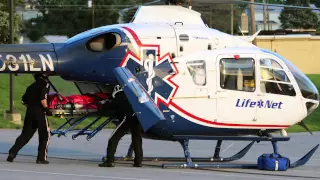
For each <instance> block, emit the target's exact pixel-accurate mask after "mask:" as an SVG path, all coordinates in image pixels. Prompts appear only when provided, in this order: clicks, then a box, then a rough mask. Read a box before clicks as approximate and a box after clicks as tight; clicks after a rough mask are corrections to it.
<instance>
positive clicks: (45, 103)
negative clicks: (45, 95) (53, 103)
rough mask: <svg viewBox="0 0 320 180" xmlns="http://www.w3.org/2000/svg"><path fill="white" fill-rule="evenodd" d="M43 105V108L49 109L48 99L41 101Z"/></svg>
mask: <svg viewBox="0 0 320 180" xmlns="http://www.w3.org/2000/svg"><path fill="white" fill-rule="evenodd" d="M41 104H42V106H43V108H45V109H46V108H48V101H47V99H43V100H41Z"/></svg>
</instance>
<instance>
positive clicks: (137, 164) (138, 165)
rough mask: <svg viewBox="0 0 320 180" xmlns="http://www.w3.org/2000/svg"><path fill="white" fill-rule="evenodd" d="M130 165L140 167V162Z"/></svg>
mask: <svg viewBox="0 0 320 180" xmlns="http://www.w3.org/2000/svg"><path fill="white" fill-rule="evenodd" d="M132 166H133V167H142V164H141V163H134V164H133V165H132Z"/></svg>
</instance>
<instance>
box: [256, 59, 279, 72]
mask: <svg viewBox="0 0 320 180" xmlns="http://www.w3.org/2000/svg"><path fill="white" fill-rule="evenodd" d="M260 66H261V67H268V68H278V69H283V68H282V66H281V65H280V64H279V63H278V62H277V61H275V60H273V59H268V58H263V59H261V60H260Z"/></svg>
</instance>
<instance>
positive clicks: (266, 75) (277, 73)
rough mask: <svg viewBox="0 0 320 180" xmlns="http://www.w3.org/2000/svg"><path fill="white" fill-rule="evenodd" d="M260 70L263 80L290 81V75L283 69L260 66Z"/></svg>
mask: <svg viewBox="0 0 320 180" xmlns="http://www.w3.org/2000/svg"><path fill="white" fill-rule="evenodd" d="M260 72H261V79H263V80H272V81H283V82H290V80H289V78H288V76H287V75H286V73H285V72H284V71H283V70H277V69H271V68H260Z"/></svg>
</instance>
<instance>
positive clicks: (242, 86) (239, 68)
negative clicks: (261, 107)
mask: <svg viewBox="0 0 320 180" xmlns="http://www.w3.org/2000/svg"><path fill="white" fill-rule="evenodd" d="M220 87H221V88H222V89H228V90H236V91H246V92H254V91H255V89H256V85H255V62H254V59H252V58H240V59H234V58H224V59H221V60H220Z"/></svg>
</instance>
